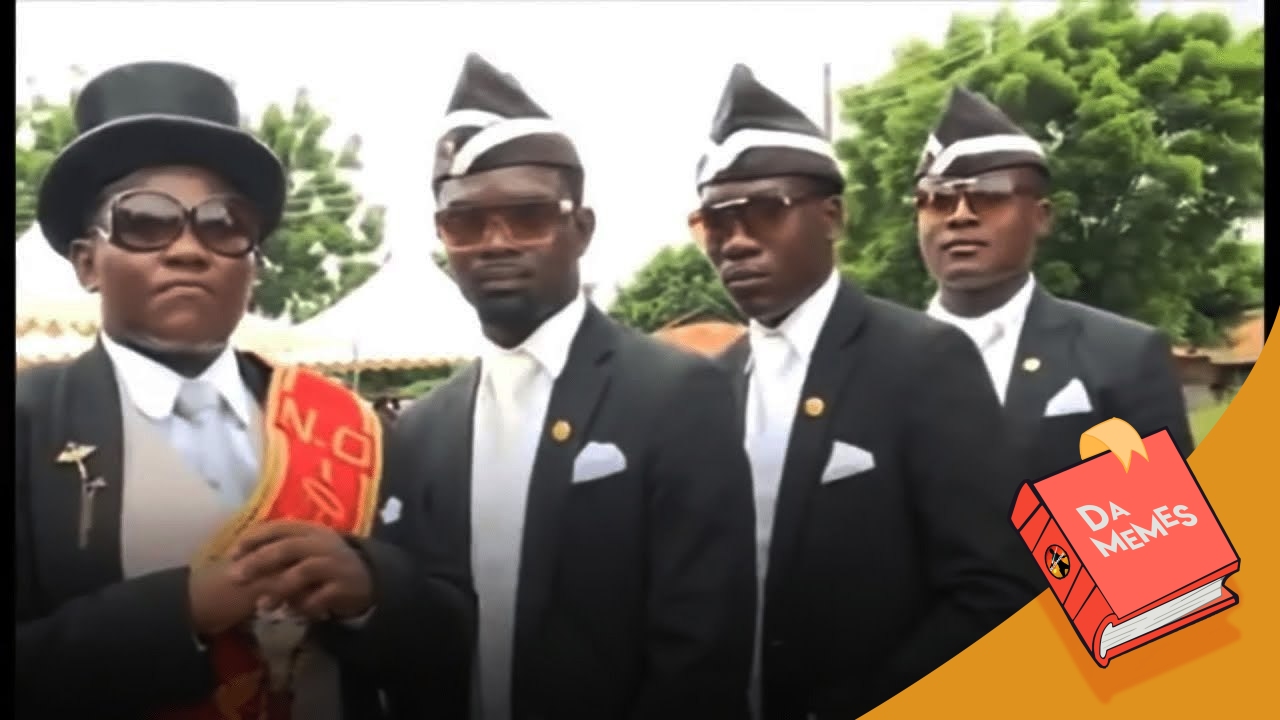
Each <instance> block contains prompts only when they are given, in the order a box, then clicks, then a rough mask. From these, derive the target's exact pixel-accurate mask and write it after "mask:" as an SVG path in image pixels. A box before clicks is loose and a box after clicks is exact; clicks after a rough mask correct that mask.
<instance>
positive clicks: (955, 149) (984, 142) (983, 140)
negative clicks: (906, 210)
mask: <svg viewBox="0 0 1280 720" xmlns="http://www.w3.org/2000/svg"><path fill="white" fill-rule="evenodd" d="M937 140H938V139H937V138H935V137H933V136H932V135H930V136H929V141H930V143H929V146H927V147H926V151H927V152H934V151H933V150H932V149H931V148H932V145H933V143H935V142H937ZM938 144H939V147H940V150H939V151H938V152H935V157H934V159H933V164H932V165H930V166H929V174H930V175H943V174H946V172H947V168H949V167H951V164H952V163H954V162H955V161H956V160H958V159H960V158H962V157H967V156H969V155H986V154H987V153H996V152H1025V153H1032V154H1034V155H1037V156H1039V157H1044V148H1042V147H1040V143H1038V142H1036V141H1035V139H1034V138H1031V137H1028V136H1026V135H983V136H981V137H974V138H966V139H964V140H957V141H956V142H953V143H951V144H950V145H948V146H946V147H945V148H941V143H938Z"/></svg>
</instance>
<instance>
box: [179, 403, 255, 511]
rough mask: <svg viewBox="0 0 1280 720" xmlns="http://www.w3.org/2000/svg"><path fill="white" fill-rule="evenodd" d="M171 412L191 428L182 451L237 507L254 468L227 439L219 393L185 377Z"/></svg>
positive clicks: (208, 481)
mask: <svg viewBox="0 0 1280 720" xmlns="http://www.w3.org/2000/svg"><path fill="white" fill-rule="evenodd" d="M174 412H175V413H176V414H177V415H178V416H179V417H181V418H183V419H184V420H186V421H187V422H188V423H190V424H191V427H192V429H193V430H194V431H195V436H194V438H193V440H194V442H193V443H191V446H190V447H189V448H187V450H186V452H185V453H184V454H185V455H186V456H187V460H188V461H189V462H190V463H191V466H192V467H193V468H195V470H196V471H197V472H199V473H200V476H201V477H203V478H204V480H205V482H207V483H209V485H210V487H212V488H214V489H215V490H217V491H218V493H219V494H220V495H221V496H222V498H223V500H224V502H226V503H227V504H228V505H229V506H231V507H238V506H239V505H240V504H242V503H243V502H244V499H245V497H246V496H247V495H248V490H249V488H251V487H252V485H253V482H254V471H253V469H252V468H251V467H250V466H249V465H248V464H246V462H245V461H244V459H243V458H241V457H239V455H238V454H237V453H236V450H235V446H234V445H233V444H232V442H231V432H230V431H231V426H230V423H231V422H232V420H231V419H230V418H228V417H226V416H224V415H223V413H222V395H221V394H220V393H219V392H218V389H217V388H216V387H214V386H213V384H212V383H209V382H206V381H202V380H185V381H183V383H182V385H181V386H180V387H179V388H178V397H177V399H176V401H175V402H174Z"/></svg>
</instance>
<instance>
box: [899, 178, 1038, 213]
mask: <svg viewBox="0 0 1280 720" xmlns="http://www.w3.org/2000/svg"><path fill="white" fill-rule="evenodd" d="M1018 196H1027V197H1034V196H1035V192H1034V191H1033V190H1032V189H1031V188H1026V187H1019V186H1018V185H1017V184H1016V183H1015V182H1014V180H1013V179H1012V178H1010V177H1007V176H1004V175H994V176H987V177H977V178H959V179H953V180H942V179H940V178H927V177H926V178H921V179H920V182H918V183H917V184H916V196H915V203H916V212H919V213H927V214H930V215H951V214H953V213H955V211H956V209H957V208H959V207H960V200H961V199H962V198H963V199H964V204H965V205H966V206H967V207H968V208H969V210H970V211H972V212H973V213H974V214H975V215H982V214H984V213H990V212H992V211H995V210H999V209H1001V208H1003V207H1006V206H1007V205H1008V204H1009V203H1010V202H1011V201H1012V200H1013V199H1014V198H1015V197H1018Z"/></svg>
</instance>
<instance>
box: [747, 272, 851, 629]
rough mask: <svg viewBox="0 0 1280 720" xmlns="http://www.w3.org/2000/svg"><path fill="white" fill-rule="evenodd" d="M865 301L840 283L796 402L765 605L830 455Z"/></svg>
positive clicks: (787, 565)
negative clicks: (810, 404) (834, 420)
mask: <svg viewBox="0 0 1280 720" xmlns="http://www.w3.org/2000/svg"><path fill="white" fill-rule="evenodd" d="M866 303H867V300H866V297H865V296H864V295H862V293H861V292H860V291H858V290H857V289H855V288H854V287H853V286H851V285H849V284H847V283H844V282H842V283H841V285H840V289H839V291H838V293H837V294H836V300H835V303H834V304H833V305H832V308H831V312H830V314H829V315H828V316H827V321H826V323H825V324H824V325H823V328H822V333H821V334H820V335H819V336H818V343H817V345H816V346H815V347H814V350H813V355H812V356H811V358H810V361H809V371H808V374H807V375H806V376H805V381H804V390H803V391H802V392H801V394H800V405H799V407H797V408H796V416H795V420H794V423H793V424H792V426H791V442H790V444H788V446H787V457H786V463H785V465H784V468H783V472H782V483H781V485H780V486H779V488H778V504H777V507H776V510H775V514H774V520H773V534H772V535H771V541H770V548H769V570H768V576H767V578H766V581H765V596H766V600H765V603H766V607H767V606H768V604H769V601H768V598H769V597H771V596H773V595H774V593H775V591H776V589H777V588H779V587H781V585H782V584H783V583H784V581H785V578H786V575H787V573H788V571H789V569H790V564H791V559H792V557H793V556H794V554H795V548H796V544H797V541H798V539H799V536H800V530H801V528H802V527H803V526H804V518H805V515H806V513H807V511H808V506H809V498H810V496H811V495H812V493H813V489H814V488H815V487H817V485H818V482H819V479H820V473H821V471H822V466H823V464H824V463H825V462H826V461H827V456H828V455H829V450H830V444H831V443H830V438H831V418H832V417H833V416H834V415H835V412H834V411H835V404H836V403H837V402H838V401H839V399H840V396H841V393H842V391H843V389H844V386H845V384H846V382H847V381H848V379H849V377H850V376H852V375H853V373H854V370H855V365H856V363H857V361H858V359H859V358H858V355H859V349H860V348H859V346H858V345H857V344H856V343H855V342H854V339H855V338H856V337H857V334H858V331H859V330H860V329H861V327H862V322H863V320H864V319H865V316H866ZM811 398H812V399H816V400H819V401H821V405H822V407H821V408H820V409H819V408H811V409H810V411H807V410H806V404H807V403H808V401H809V400H810V399H811ZM814 404H815V405H816V404H817V403H816V402H815V403H814ZM812 410H818V411H817V412H812Z"/></svg>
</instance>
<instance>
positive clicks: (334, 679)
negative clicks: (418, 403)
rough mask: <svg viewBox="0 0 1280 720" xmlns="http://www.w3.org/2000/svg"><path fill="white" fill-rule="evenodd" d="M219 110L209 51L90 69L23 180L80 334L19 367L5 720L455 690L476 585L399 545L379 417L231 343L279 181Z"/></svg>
mask: <svg viewBox="0 0 1280 720" xmlns="http://www.w3.org/2000/svg"><path fill="white" fill-rule="evenodd" d="M238 119H239V111H238V107H237V102H236V98H235V95H234V94H233V92H232V90H231V87H230V86H229V85H228V84H227V83H226V82H225V81H224V80H223V79H222V78H219V77H217V76H216V75H213V74H211V73H209V72H207V71H205V70H202V69H199V68H195V67H190V66H186V65H179V64H173V63H139V64H134V65H128V66H124V67H120V68H116V69H114V70H110V71H108V72H106V73H104V74H102V75H101V76H99V77H97V78H95V79H94V80H93V81H91V82H90V83H89V84H88V85H87V86H86V87H85V88H84V90H83V92H82V93H81V95H80V97H79V100H78V102H77V106H76V120H77V124H78V125H79V129H80V133H81V134H80V135H79V136H78V137H77V138H76V139H75V140H74V141H73V142H72V143H71V144H70V145H69V146H68V147H67V148H66V149H65V150H64V151H63V152H62V154H61V155H59V156H58V158H57V159H56V160H55V161H54V163H53V164H52V166H51V167H50V169H49V172H48V173H47V175H46V177H45V179H44V182H43V185H42V187H41V190H40V196H39V207H38V220H39V222H40V226H41V229H42V231H43V232H44V234H45V236H46V238H47V239H48V241H49V242H50V244H51V245H52V246H53V248H54V249H55V250H56V251H57V252H58V253H60V254H62V255H63V256H65V257H66V258H67V259H68V260H69V261H70V262H71V263H72V265H73V266H74V268H75V271H76V273H77V275H78V277H79V279H80V282H81V284H82V285H83V286H84V287H85V289H86V290H89V291H91V292H97V293H99V294H100V295H101V297H102V333H101V336H100V338H99V341H98V342H97V343H96V344H95V345H94V347H93V348H92V349H91V350H89V351H88V352H86V353H85V354H84V355H82V356H80V357H79V358H77V359H75V360H72V361H71V362H69V363H62V364H55V365H46V366H40V367H35V368H32V369H30V370H27V371H24V372H22V373H20V374H19V375H18V377H17V378H16V383H15V392H16V398H15V406H14V436H15V465H14V475H13V482H14V497H15V506H16V507H15V511H16V514H15V528H14V562H15V565H16V583H15V595H14V600H15V606H16V608H15V609H16V620H15V635H16V646H17V647H16V654H15V671H14V672H15V687H16V694H17V707H18V711H17V715H18V717H21V718H51V717H113V718H136V719H137V720H143V719H144V718H146V719H147V720H156V719H158V718H183V719H187V720H196V719H203V718H210V719H212V718H242V719H245V720H247V719H249V718H253V719H254V720H259V719H260V718H267V719H268V720H275V719H277V718H288V717H293V718H307V720H318V719H320V718H331V719H333V720H340V719H345V720H352V719H356V718H358V719H360V720H364V719H365V718H420V717H425V716H426V714H427V713H430V712H439V713H442V714H443V715H444V716H450V717H456V716H457V715H458V714H460V713H461V712H462V711H463V709H464V708H465V704H466V696H465V693H458V692H457V690H456V689H455V686H456V684H457V683H459V682H465V678H466V676H467V675H466V673H467V671H468V666H469V655H468V653H469V651H470V647H471V642H472V633H473V623H474V599H473V597H472V596H471V594H470V592H469V590H468V589H467V587H466V585H465V579H463V578H460V577H449V576H447V575H446V574H443V573H439V572H437V571H436V570H434V569H433V568H430V567H423V566H420V565H419V564H418V563H417V562H416V561H415V560H414V559H413V556H412V555H411V554H410V552H407V551H406V549H407V550H410V551H411V550H415V548H414V542H415V541H416V538H415V537H413V536H411V535H408V534H405V533H401V532H400V531H399V530H398V528H399V527H401V525H400V524H396V521H397V520H398V519H399V518H398V517H396V513H395V509H396V506H397V504H398V503H399V502H401V501H400V500H398V498H399V497H400V496H408V495H409V494H410V491H411V489H407V488H400V487H396V486H395V485H393V484H390V483H381V482H380V476H379V473H378V469H377V467H378V464H379V463H380V461H381V460H380V458H381V427H380V425H379V423H378V421H377V418H376V416H375V415H374V414H373V412H372V410H371V409H370V408H368V406H367V405H365V404H364V403H363V402H362V401H360V400H359V399H358V397H356V396H355V395H353V394H352V393H350V391H348V390H346V389H344V388H342V387H341V386H339V385H337V384H335V383H332V382H331V381H328V380H327V379H325V378H323V377H322V376H319V375H315V374H312V373H309V372H306V371H303V370H300V369H297V368H283V367H277V368H273V367H271V366H270V365H268V364H266V363H265V362H263V361H262V360H260V359H259V358H257V357H255V356H253V355H250V354H246V353H240V352H235V351H233V350H232V349H231V347H230V345H229V341H228V338H229V337H230V336H231V334H232V332H233V330H234V329H235V327H236V325H237V324H238V323H239V322H240V320H241V318H242V317H243V316H244V313H245V309H246V307H247V304H248V301H249V295H250V292H251V289H252V286H253V281H254V277H255V272H256V262H257V256H258V253H259V252H260V248H261V242H262V240H263V238H265V237H267V236H268V235H269V234H270V233H271V231H272V230H273V229H275V228H276V227H277V226H278V224H279V222H280V219H281V216H282V212H283V206H284V199H285V189H286V180H285V174H284V170H283V168H282V167H281V165H280V163H279V161H278V160H277V159H276V158H275V156H274V155H273V154H272V153H271V151H270V150H269V149H268V148H267V147H266V146H264V145H262V144H261V143H259V142H258V141H257V140H255V139H254V138H253V136H252V135H250V134H248V133H246V132H244V131H242V130H240V129H239V128H238V127H236V123H237V122H238ZM268 430H270V431H268ZM303 438H305V439H306V442H298V440H299V439H303ZM330 442H331V443H332V444H331V447H332V448H333V450H332V451H326V450H325V449H324V448H323V447H317V446H318V445H320V443H330ZM317 498H318V499H317ZM384 500H385V502H386V505H385V506H384V508H383V511H382V513H381V514H380V521H376V520H375V518H379V513H378V506H379V505H380V504H381V503H382V502H383V501H384ZM404 526H406V527H409V526H411V524H410V523H405V524H404ZM371 530H372V535H373V536H372V537H370V531H371ZM402 547H403V548H405V549H402ZM450 683H453V684H454V686H451V685H450Z"/></svg>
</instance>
